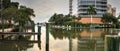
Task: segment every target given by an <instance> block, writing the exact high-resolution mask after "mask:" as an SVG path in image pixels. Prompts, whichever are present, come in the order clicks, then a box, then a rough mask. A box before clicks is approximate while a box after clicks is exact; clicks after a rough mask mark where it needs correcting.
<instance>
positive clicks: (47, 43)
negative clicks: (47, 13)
mask: <svg viewBox="0 0 120 51" xmlns="http://www.w3.org/2000/svg"><path fill="white" fill-rule="evenodd" d="M46 51H49V23H46Z"/></svg>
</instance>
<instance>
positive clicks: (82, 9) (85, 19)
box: [78, 0, 107, 24]
mask: <svg viewBox="0 0 120 51" xmlns="http://www.w3.org/2000/svg"><path fill="white" fill-rule="evenodd" d="M89 5H92V6H93V7H94V8H95V9H96V12H97V14H96V15H93V19H92V23H98V24H100V23H102V22H101V17H102V15H103V14H104V13H106V12H107V0H78V16H80V17H82V18H81V20H79V22H82V23H91V21H90V19H91V18H90V15H89V14H88V13H87V8H88V6H89Z"/></svg>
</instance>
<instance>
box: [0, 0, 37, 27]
mask: <svg viewBox="0 0 120 51" xmlns="http://www.w3.org/2000/svg"><path fill="white" fill-rule="evenodd" d="M2 5H3V8H2V11H0V12H1V13H2V17H0V18H2V20H4V21H6V22H9V23H10V22H11V21H14V23H18V24H19V26H20V27H23V26H25V25H26V24H28V23H31V24H34V22H33V20H32V19H31V17H35V15H34V10H33V9H31V8H28V7H26V6H19V3H18V2H11V1H10V0H3V4H2ZM4 23H5V22H4ZM2 24H3V21H2Z"/></svg>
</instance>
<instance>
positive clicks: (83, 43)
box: [50, 28, 120, 51]
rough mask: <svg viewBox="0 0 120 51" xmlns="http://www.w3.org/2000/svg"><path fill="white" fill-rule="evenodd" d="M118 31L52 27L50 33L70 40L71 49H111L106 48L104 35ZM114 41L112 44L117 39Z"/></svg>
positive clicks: (93, 50) (55, 37)
mask: <svg viewBox="0 0 120 51" xmlns="http://www.w3.org/2000/svg"><path fill="white" fill-rule="evenodd" d="M118 32H120V31H117V32H115V31H114V30H113V29H71V30H67V29H60V28H59V29H58V28H51V29H50V33H51V35H52V36H53V37H54V39H59V40H63V39H68V40H69V51H110V50H105V42H104V41H105V40H104V37H105V35H109V34H114V35H115V34H118ZM74 40H77V41H74ZM110 42H111V41H110ZM112 42H114V43H112ZM112 42H111V43H112V44H115V43H116V41H112ZM110 46H111V45H110V44H109V47H108V49H110V48H111V47H110ZM112 48H113V47H112ZM117 48H119V47H117ZM111 51H116V50H111Z"/></svg>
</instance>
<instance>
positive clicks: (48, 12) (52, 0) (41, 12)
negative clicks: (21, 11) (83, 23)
mask: <svg viewBox="0 0 120 51" xmlns="http://www.w3.org/2000/svg"><path fill="white" fill-rule="evenodd" d="M11 1H12V2H19V3H20V5H24V6H27V7H30V8H32V9H34V11H35V13H34V14H35V15H36V17H35V18H34V19H33V20H34V21H35V22H36V23H37V22H46V21H47V20H48V19H49V18H50V16H52V15H53V14H54V13H62V14H68V13H69V0H11ZM108 4H111V5H112V7H116V9H117V12H116V15H117V16H118V14H119V13H120V5H119V4H120V0H108ZM73 14H75V15H77V0H73Z"/></svg>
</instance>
